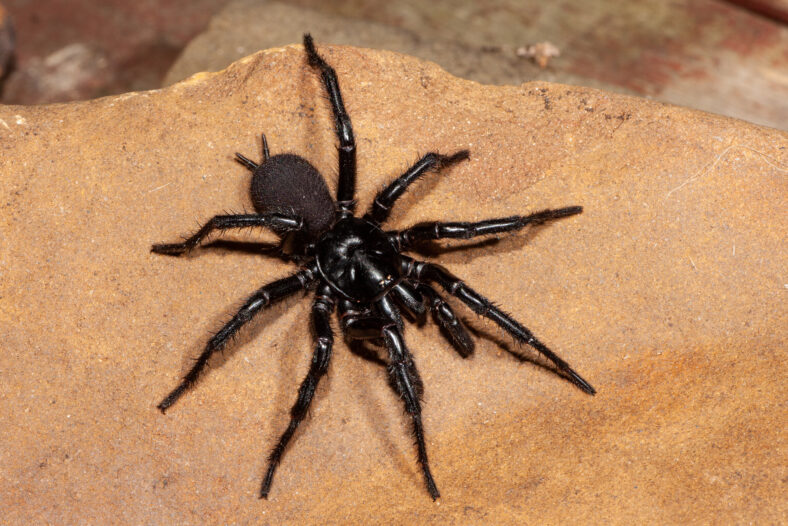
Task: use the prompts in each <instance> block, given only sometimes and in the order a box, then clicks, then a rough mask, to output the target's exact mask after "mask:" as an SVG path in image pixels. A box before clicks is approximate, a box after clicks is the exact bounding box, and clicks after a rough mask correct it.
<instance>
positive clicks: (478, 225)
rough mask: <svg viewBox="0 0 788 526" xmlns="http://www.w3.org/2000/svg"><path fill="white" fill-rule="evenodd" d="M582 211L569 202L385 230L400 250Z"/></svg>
mask: <svg viewBox="0 0 788 526" xmlns="http://www.w3.org/2000/svg"><path fill="white" fill-rule="evenodd" d="M582 211H583V207H581V206H568V207H566V208H556V209H552V210H542V211H541V212H536V213H535V214H531V215H527V216H511V217H501V218H496V219H487V220H484V221H478V222H475V223H467V222H451V223H449V222H441V221H429V222H424V223H419V224H417V225H414V226H412V227H409V228H406V229H404V230H400V231H398V232H396V231H392V232H387V234H388V236H389V239H391V240H392V241H393V242H394V244H395V245H396V246H397V247H398V248H399V249H400V250H407V249H409V248H410V247H411V246H413V245H414V244H415V243H418V242H419V241H433V240H436V239H445V238H451V239H471V238H473V237H477V236H484V235H488V234H500V233H503V232H513V231H516V230H520V229H521V228H524V227H525V226H527V225H539V224H541V223H544V222H545V221H552V220H553V219H560V218H562V217H568V216H572V215H575V214H579V213H580V212H582Z"/></svg>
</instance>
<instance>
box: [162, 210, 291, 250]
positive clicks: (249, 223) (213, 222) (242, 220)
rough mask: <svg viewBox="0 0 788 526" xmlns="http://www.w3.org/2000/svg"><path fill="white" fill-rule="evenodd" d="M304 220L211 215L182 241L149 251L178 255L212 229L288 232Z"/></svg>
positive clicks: (196, 243) (240, 215)
mask: <svg viewBox="0 0 788 526" xmlns="http://www.w3.org/2000/svg"><path fill="white" fill-rule="evenodd" d="M303 226H304V221H303V220H302V219H300V218H295V217H290V216H285V215H282V214H265V215H260V214H237V215H221V216H214V217H212V218H211V219H210V220H209V221H208V222H207V223H205V224H204V225H203V226H202V228H200V229H199V230H198V231H197V233H196V234H194V235H193V236H191V237H189V238H188V239H186V241H184V242H183V243H163V244H158V245H153V246H152V247H151V249H150V251H151V252H155V253H157V254H166V255H169V256H180V255H182V254H185V253H187V252H190V251H191V250H192V249H194V248H196V247H197V245H199V244H200V242H201V241H202V240H203V239H205V238H206V237H208V235H209V234H210V233H211V232H213V231H214V230H220V231H222V230H229V229H231V228H247V227H268V228H272V229H274V230H275V231H278V232H283V231H284V232H288V231H291V230H301V228H302V227H303Z"/></svg>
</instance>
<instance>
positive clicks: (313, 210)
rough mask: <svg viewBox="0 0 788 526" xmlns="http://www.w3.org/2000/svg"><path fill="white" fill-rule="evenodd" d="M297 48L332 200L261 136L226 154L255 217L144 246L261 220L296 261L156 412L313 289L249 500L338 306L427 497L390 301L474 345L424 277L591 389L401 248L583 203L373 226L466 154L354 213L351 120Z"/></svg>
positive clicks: (310, 46)
mask: <svg viewBox="0 0 788 526" xmlns="http://www.w3.org/2000/svg"><path fill="white" fill-rule="evenodd" d="M304 48H305V50H306V56H307V60H308V62H309V65H310V66H312V67H314V68H316V69H317V70H319V71H320V74H321V76H322V79H323V84H324V87H325V90H326V92H327V94H328V99H329V101H330V103H331V109H332V110H333V114H334V119H335V123H336V133H337V136H338V137H339V184H338V189H337V200H336V201H334V200H333V199H332V198H331V195H330V193H329V190H328V187H327V185H326V183H325V180H324V179H323V177H322V176H321V175H320V173H319V172H318V171H317V170H316V169H315V168H314V167H313V166H312V165H311V164H310V163H309V162H308V161H307V160H306V159H304V158H303V157H300V156H298V155H295V154H278V155H274V156H271V155H270V154H269V152H268V143H267V142H266V139H265V135H263V161H262V162H261V163H260V164H257V163H255V162H253V161H251V160H249V159H247V158H246V157H244V156H243V155H241V154H236V156H237V159H236V160H237V161H238V162H240V163H241V164H243V165H244V166H246V167H247V168H248V169H249V171H251V172H252V174H253V176H252V186H251V195H252V201H253V203H254V207H255V210H256V211H257V213H256V214H239V215H219V216H215V217H214V218H212V219H211V220H210V221H208V222H207V223H206V224H205V225H204V226H203V227H202V228H200V230H199V231H198V232H197V233H196V234H194V235H193V236H191V237H189V238H188V239H186V241H184V242H183V243H174V244H161V245H153V247H152V248H151V251H152V252H156V253H158V254H169V255H174V256H178V255H181V254H184V253H186V252H188V251H190V250H192V249H193V248H195V247H197V246H198V245H199V244H200V242H201V241H202V240H203V239H205V238H206V236H208V235H209V234H210V233H211V232H213V231H214V230H219V231H222V230H228V229H232V228H244V227H267V228H270V229H271V230H273V231H274V232H276V233H277V234H279V236H280V238H281V243H280V245H279V248H280V249H281V253H280V255H281V256H282V257H283V258H285V259H287V260H289V261H295V262H296V263H297V264H299V267H300V268H299V270H298V271H297V272H295V273H293V274H291V275H290V276H288V277H286V278H283V279H280V280H277V281H274V282H273V283H269V284H267V285H265V286H263V287H261V288H260V289H258V290H257V292H255V293H254V294H252V296H250V297H249V299H247V300H246V302H245V303H244V305H243V307H241V309H240V310H239V311H238V312H237V313H236V314H235V315H234V316H233V317H232V319H231V320H230V321H229V322H227V324H225V325H224V327H222V328H221V330H220V331H219V332H218V333H216V334H215V335H214V336H213V338H211V339H210V341H209V342H208V344H207V345H206V347H205V350H204V351H203V352H202V354H200V356H199V357H198V358H197V361H196V362H195V364H194V366H193V367H192V368H191V370H189V372H188V373H187V374H186V376H185V377H184V378H183V380H182V381H181V383H180V384H179V385H178V386H177V387H176V388H175V389H174V390H173V391H172V392H171V393H170V394H169V395H167V397H166V398H165V399H164V400H162V402H161V403H160V404H159V405H158V408H159V409H160V410H161V411H162V412H164V411H166V409H167V408H168V407H170V406H171V405H172V404H173V403H175V401H176V400H177V399H178V398H180V396H181V395H182V394H183V392H184V391H186V389H188V388H189V387H190V386H191V385H192V384H194V382H195V381H196V380H197V378H198V376H199V375H200V373H201V371H202V370H203V369H204V368H205V366H206V364H207V363H208V360H209V358H210V357H211V355H213V353H214V352H216V351H217V350H220V349H222V348H223V347H224V346H225V344H226V343H227V341H228V340H229V339H230V338H231V337H232V336H234V335H235V334H236V333H237V332H238V330H239V329H240V328H241V327H242V326H243V325H244V324H245V323H246V322H248V321H249V320H250V319H251V318H252V317H253V316H254V315H255V314H257V313H258V312H260V311H261V310H262V309H264V308H265V307H268V306H269V305H271V304H272V303H274V302H276V301H279V300H282V299H284V298H286V297H287V296H290V295H292V294H294V293H296V292H298V291H301V290H306V289H311V288H314V289H315V295H314V296H315V297H314V302H313V304H312V324H313V326H314V332H315V340H316V341H315V350H314V354H313V356H312V363H311V365H310V367H309V372H308V373H307V376H306V378H304V381H303V382H302V383H301V387H300V388H299V390H298V400H296V403H295V405H294V406H293V408H292V410H291V411H290V413H291V418H290V425H288V426H287V429H286V430H285V432H284V433H283V434H282V436H281V438H280V439H279V442H278V443H277V445H276V447H274V449H273V451H272V452H271V455H270V457H269V465H268V471H267V473H266V475H265V479H263V483H262V487H261V489H260V497H261V498H263V497H267V496H268V492H269V489H270V488H271V481H272V480H273V477H274V471H275V470H276V467H277V465H278V464H279V461H280V459H281V457H282V453H283V452H284V450H285V447H286V446H287V443H288V442H289V441H290V439H291V438H292V436H293V433H295V430H296V428H297V427H298V424H299V423H300V422H301V420H302V419H303V418H304V416H305V415H306V412H307V409H308V408H309V404H310V402H311V401H312V397H313V395H314V393H315V389H316V388H317V383H318V381H319V380H320V378H321V377H322V376H323V375H324V374H326V371H327V369H328V363H329V360H330V358H331V348H332V346H333V342H334V336H333V333H332V330H331V324H330V322H329V317H330V315H331V313H332V312H333V310H334V307H335V306H337V307H338V317H339V325H340V327H341V329H342V332H343V333H344V335H345V338H346V339H347V340H348V341H349V342H352V341H354V340H367V341H370V342H371V343H373V344H377V345H379V346H382V347H384V348H385V349H386V350H387V351H388V360H387V361H386V365H387V369H388V375H389V382H390V384H391V387H392V388H393V389H394V390H395V391H396V393H397V394H398V395H399V396H400V397H401V398H402V399H403V401H404V403H405V410H406V411H407V412H408V414H410V416H411V418H412V419H413V434H414V436H415V438H416V445H417V447H418V458H419V463H420V464H421V467H422V470H423V472H424V478H425V481H426V484H427V490H428V491H429V493H430V495H431V496H432V498H433V499H437V498H438V496H439V493H438V488H437V487H436V486H435V482H434V480H433V479H432V474H431V473H430V468H429V465H428V463H427V448H426V446H425V444H424V430H423V428H422V422H421V406H420V399H421V395H422V390H423V388H422V382H421V379H420V378H419V375H418V372H417V371H416V365H415V363H414V362H413V357H412V355H411V353H410V351H409V350H408V348H407V346H406V345H405V341H404V339H403V336H402V333H403V323H402V318H401V316H400V309H404V310H405V312H406V313H407V314H408V315H410V316H411V317H415V318H421V317H422V316H423V315H424V314H425V312H426V311H427V310H429V311H430V312H431V313H432V316H433V318H434V320H435V322H436V323H437V324H438V325H439V326H440V327H441V329H442V332H443V334H444V335H445V336H447V338H448V340H449V342H450V343H451V344H452V345H453V346H454V348H455V349H456V350H457V352H458V353H459V354H460V355H461V356H462V357H468V356H470V355H471V354H472V353H473V349H474V342H473V340H472V339H471V337H470V335H469V334H468V332H467V331H466V329H465V328H464V327H463V324H462V323H461V321H460V319H459V318H458V317H457V316H456V314H455V313H454V311H453V310H452V308H451V307H450V306H449V304H448V303H446V301H445V300H444V299H443V298H442V297H441V295H440V294H438V292H436V291H435V289H434V288H433V287H432V285H433V284H438V285H439V286H440V287H441V288H442V289H444V290H445V291H446V292H447V293H449V294H451V295H452V296H455V297H456V298H458V299H459V300H460V301H461V302H463V303H465V304H466V305H468V306H469V307H470V308H471V309H472V310H473V311H474V312H476V313H477V314H479V315H481V316H484V317H486V318H489V319H491V320H492V321H494V322H495V323H496V324H498V325H499V326H500V327H501V328H502V329H503V330H504V331H506V332H507V333H508V334H510V335H511V336H512V337H513V338H514V339H515V340H516V341H518V342H521V343H525V344H528V345H530V346H531V347H533V348H534V349H536V350H537V351H538V352H540V353H541V354H542V355H543V356H544V357H545V358H547V359H548V360H549V361H551V362H552V363H553V364H554V365H555V366H556V368H557V369H558V371H559V373H560V374H561V375H563V376H565V377H566V378H567V379H569V380H570V381H571V382H573V383H574V384H575V385H577V386H578V387H579V388H580V389H582V390H583V391H585V392H586V393H589V394H594V393H595V391H594V388H593V387H591V385H589V384H588V382H586V381H585V380H583V378H581V377H580V375H578V374H577V373H576V372H575V371H573V370H572V368H571V367H569V364H567V363H566V362H565V361H564V360H562V359H561V358H559V357H558V356H557V355H556V354H555V353H553V351H551V350H550V349H548V348H547V346H545V345H544V344H543V343H542V342H540V341H539V340H537V339H536V337H534V335H533V334H531V331H529V330H528V329H526V328H525V327H523V326H522V325H520V324H519V323H518V322H517V321H515V320H514V319H513V318H512V317H511V316H509V315H508V314H506V313H505V312H503V311H501V310H500V309H498V308H497V307H496V306H495V305H493V304H492V303H491V302H490V301H489V300H487V299H486V298H484V296H482V295H481V294H479V293H478V292H476V291H475V290H473V289H472V288H470V287H469V286H468V285H466V284H465V283H463V282H462V281H461V280H460V279H459V278H457V277H456V276H454V275H453V274H451V273H450V272H449V271H448V270H446V269H445V268H443V267H441V266H439V265H435V264H433V263H428V262H425V261H419V260H416V259H413V258H411V257H408V256H406V255H404V254H403V253H402V252H403V251H405V250H409V249H411V248H413V247H414V244H417V243H419V242H421V241H429V240H436V239H443V238H456V239H469V238H472V237H476V236H483V235H488V234H498V233H502V232H511V231H515V230H519V229H521V228H523V227H525V226H526V225H533V224H539V223H543V222H545V221H548V220H551V219H558V218H561V217H567V216H571V215H574V214H578V213H580V212H581V211H582V208H581V207H579V206H570V207H566V208H559V209H556V210H543V211H541V212H537V213H535V214H531V215H528V216H512V217H506V218H500V219H488V220H486V221H479V222H476V223H446V222H425V223H419V224H417V225H415V226H412V227H410V228H406V229H404V230H400V231H384V230H382V229H381V225H382V224H383V223H384V222H385V221H386V219H387V218H388V216H389V213H390V211H391V207H392V206H393V205H394V203H395V201H396V200H397V199H398V198H399V197H400V196H402V194H403V193H404V192H405V190H406V189H407V188H408V186H409V185H410V184H411V183H413V182H414V181H416V180H417V179H418V178H419V177H421V176H422V175H424V174H425V173H426V172H427V171H430V170H439V169H440V168H444V167H447V166H450V165H453V164H455V163H458V162H460V161H464V160H467V159H468V158H469V155H468V151H467V150H461V151H459V152H457V153H455V154H453V155H441V154H438V153H428V154H427V155H425V156H424V157H422V158H421V159H420V160H419V161H418V162H417V163H416V164H414V165H413V166H412V167H411V168H410V169H408V171H407V172H405V173H404V174H403V175H401V176H400V177H398V178H397V179H395V180H394V181H393V182H392V183H390V184H389V185H388V186H387V187H386V188H384V189H383V190H381V191H380V192H379V193H378V194H377V196H376V197H375V200H374V201H373V203H372V206H371V207H370V208H369V211H368V212H367V213H366V214H365V215H364V216H363V217H355V216H354V215H353V212H354V210H355V205H356V202H355V200H354V193H355V184H356V183H355V179H356V143H355V141H354V139H353V130H352V128H351V125H350V117H349V116H348V114H347V112H346V111H345V107H344V104H343V103H342V95H341V93H340V91H339V83H338V82H337V76H336V73H335V72H334V69H333V68H332V67H331V66H329V65H328V64H327V63H326V62H325V60H323V58H322V57H321V56H320V55H319V54H318V53H317V51H316V50H315V45H314V43H313V42H312V37H311V36H309V35H308V34H307V35H304Z"/></svg>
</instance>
